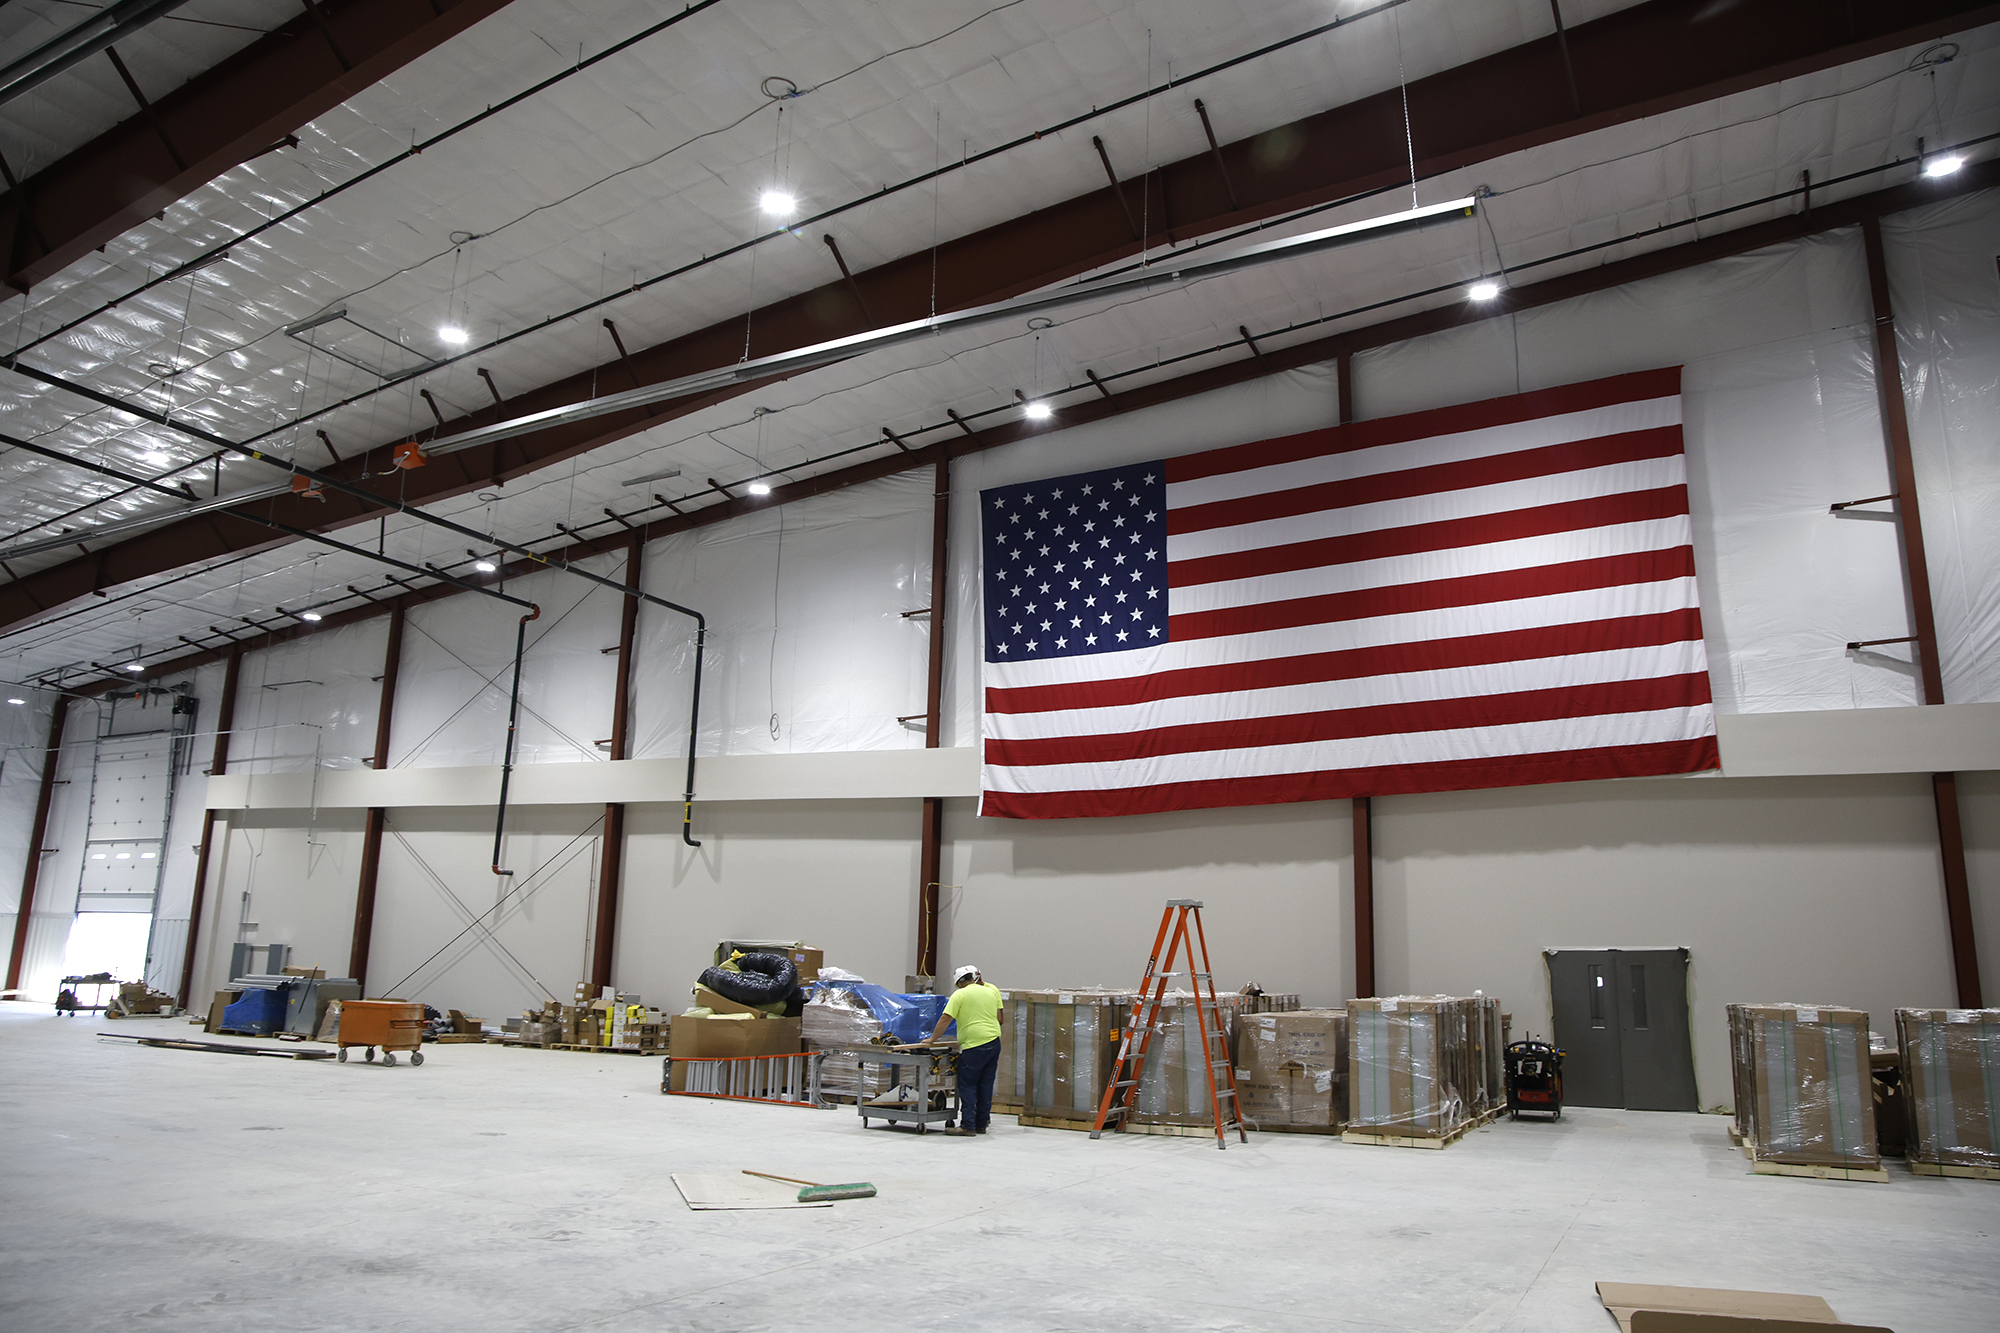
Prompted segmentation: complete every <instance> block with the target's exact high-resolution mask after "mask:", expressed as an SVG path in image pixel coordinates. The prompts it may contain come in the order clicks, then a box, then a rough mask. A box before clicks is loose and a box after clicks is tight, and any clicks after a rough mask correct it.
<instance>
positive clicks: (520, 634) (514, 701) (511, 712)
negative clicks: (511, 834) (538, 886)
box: [493, 606, 542, 875]
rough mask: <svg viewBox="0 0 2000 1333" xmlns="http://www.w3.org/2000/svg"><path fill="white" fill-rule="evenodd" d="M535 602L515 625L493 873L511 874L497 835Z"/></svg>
mask: <svg viewBox="0 0 2000 1333" xmlns="http://www.w3.org/2000/svg"><path fill="white" fill-rule="evenodd" d="M541 614H542V608H541V607H539V606H537V607H533V608H531V609H530V610H529V612H528V614H527V615H525V616H522V617H521V623H520V624H518V625H516V626H515V627H514V688H513V691H512V693H511V694H510V695H509V697H508V700H507V748H506V751H505V753H504V754H503V756H502V758H501V760H500V805H499V807H498V809H496V810H495V811H494V814H493V873H494V874H496V875H512V874H513V873H514V872H513V871H511V870H502V869H501V868H500V839H501V837H502V836H503V835H505V833H506V832H507V787H508V784H509V783H510V782H511V781H512V780H513V777H514V732H515V728H516V727H517V725H518V724H519V721H520V717H521V655H522V653H523V652H524V651H526V649H527V646H528V622H529V621H531V620H538V619H540V618H541Z"/></svg>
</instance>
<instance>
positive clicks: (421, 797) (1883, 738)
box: [206, 704, 2000, 810]
mask: <svg viewBox="0 0 2000 1333" xmlns="http://www.w3.org/2000/svg"><path fill="white" fill-rule="evenodd" d="M1716 731H1717V739H1718V743H1719V745H1720V747H1721V750H1722V773H1723V776H1724V777H1733V778H1768V777H1812V776H1819V775H1830V774H1843V773H1944V772H1959V771H1977V770H1981V769H2000V704H1942V705H1939V706H1937V707H1935V708H1915V707H1912V708H1855V709H1838V710H1827V711H1824V712H1813V713H1739V714H1734V715H1731V716H1725V717H1719V718H1717V719H1716ZM686 771H687V765H686V761H685V760H681V759H621V760H618V761H617V762H610V761H607V762H604V763H599V764H523V765H521V766H520V767H518V768H516V769H515V770H514V787H513V792H512V794H511V797H510V799H511V800H512V801H514V802H515V803H517V804H520V805H603V804H606V803H607V802H612V801H622V802H624V803H626V804H628V805H648V804H654V805H677V804H679V803H680V800H681V792H682V785H681V784H682V783H683V782H684V781H685V780H686ZM695 787H696V792H695V800H696V802H697V803H701V802H707V801H825V800H884V799H896V800H901V799H909V800H915V799H917V798H919V797H924V796H977V795H978V794H979V752H978V751H977V750H976V749H973V748H971V747H965V748H962V749H955V750H858V751H843V752H835V753H826V754H734V755H718V756H716V757H715V758H713V759H703V760H702V761H701V762H700V764H699V765H698V767H697V770H696V774H695ZM499 795H500V769H499V766H498V765H482V766H478V767H470V768H396V769H390V770H388V771H386V772H382V773H377V772H374V771H373V770H370V769H359V770H356V769H342V770H327V771H323V772H321V773H320V774H319V784H318V790H317V792H315V790H314V786H313V775H312V774H311V773H228V774H224V775H223V776H221V777H216V778H210V779H209V780H208V794H207V797H206V804H207V807H208V808H209V809H211V810H304V809H310V808H313V807H315V806H317V807H318V808H321V809H365V808H367V807H369V806H376V805H379V806H385V807H390V808H401V809H408V808H410V807H413V806H462V805H491V804H493V803H494V801H496V800H497V799H498V798H499Z"/></svg>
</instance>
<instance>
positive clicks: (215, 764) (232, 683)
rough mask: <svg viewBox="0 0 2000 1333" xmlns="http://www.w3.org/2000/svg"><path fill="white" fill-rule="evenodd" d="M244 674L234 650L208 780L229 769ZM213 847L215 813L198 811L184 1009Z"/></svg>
mask: <svg viewBox="0 0 2000 1333" xmlns="http://www.w3.org/2000/svg"><path fill="white" fill-rule="evenodd" d="M242 674H243V650H242V649H241V648H233V649H231V650H230V653H229V665H228V666H227V667H225V668H224V669H223V672H222V706H221V707H219V708H217V709H216V710H215V757H214V758H213V759H211V760H210V761H209V765H208V773H209V776H210V777H217V776H220V775H221V774H222V773H224V772H226V771H227V770H228V768H229V733H230V732H232V731H234V730H235V729H236V682H237V680H238V679H239V678H240V677H241V676H242ZM214 846H215V811H214V810H213V809H208V810H203V811H202V812H201V848H200V850H199V851H198V852H197V853H196V855H195V859H194V896H193V898H192V899H191V900H190V901H189V903H188V937H187V949H186V951H185V952H184V953H183V954H182V955H181V988H180V991H179V992H178V995H177V998H176V1003H178V1004H179V1005H180V1007H181V1008H183V1009H187V1008H190V1007H191V1006H192V1005H193V1004H194V960H195V955H196V953H197V952H198V951H199V950H200V948H201V918H202V912H203V911H204V910H206V906H207V903H208V859H209V854H210V852H211V850H212V849H213V848H214Z"/></svg>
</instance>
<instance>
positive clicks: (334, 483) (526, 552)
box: [8, 359, 708, 865]
mask: <svg viewBox="0 0 2000 1333" xmlns="http://www.w3.org/2000/svg"><path fill="white" fill-rule="evenodd" d="M8 365H9V368H10V369H12V370H13V371H14V372H15V373H16V374H20V375H24V376H26V377H27V378H29V379H32V380H35V381H37V382H39V383H42V384H46V385H48V386H49V387H50V388H54V389H64V390H67V391H68V392H70V393H73V394H75V395H77V396H78V397H79V398H85V399H88V400H90V401H91V402H94V403H97V404H99V405H101V406H104V407H108V408H111V409H112V410H113V411H116V412H123V413H125V414H126V415H127V416H134V417H138V418H139V419H140V420H141V421H150V422H152V423H154V424H155V425H158V426H164V427H166V428H167V429H168V430H174V431H179V432H180V433H181V434H183V435H186V436H190V437H192V438H194V439H197V440H203V441H206V442H207V443H209V444H212V445H215V446H216V447H217V448H219V449H222V450H224V451H226V452H228V453H232V454H236V455H238V456H239V457H243V458H251V459H255V460H256V461H257V462H260V463H265V464H268V465H269V466H271V467H274V468H277V469H279V470H280V471H283V472H288V473H290V474H291V475H292V476H294V477H305V478H306V479H307V480H309V481H312V482H314V483H317V484H318V485H319V486H320V487H322V488H325V487H332V488H333V489H334V490H336V491H340V492H341V493H342V494H345V495H351V496H353V497H354V498H355V499H357V500H361V501H363V502H364V503H367V504H370V505H378V506H380V507H382V508H384V509H393V510H394V511H395V512H397V513H399V514H403V515H405V516H407V517H410V518H414V519H417V520H418V521H419V522H423V523H428V524H430V525H431V526H433V527H439V528H443V529H445V530H446V531H448V532H453V533H457V534H458V535H459V536H461V537H470V538H472V539H473V540H474V541H476V542H484V543H487V544H488V545H491V546H496V547H498V548H499V549H501V550H503V551H511V552H513V553H514V554H515V555H518V556H521V557H523V558H525V559H528V560H532V561H534V562H535V563H536V564H540V565H547V566H549V567H550V568H552V569H560V570H562V571H563V572H564V573H567V574H574V575H576V576H577V577H579V578H585V579H589V580H590V581H591V582H592V583H598V584H602V585H603V586H604V587H607V588H610V589H613V590H614V591H616V592H619V593H622V594H624V595H625V596H627V597H637V598H639V599H640V600H642V601H647V602H651V603H653V604H654V605H655V606H664V607H666V608H667V609H668V610H670V611H678V612H680V613H681V614H682V615H684V616H692V617H694V622H695V678H694V706H693V709H692V711H691V714H690V716H689V718H688V776H687V790H686V793H685V799H684V801H683V803H682V808H681V840H682V841H683V842H685V843H687V845H688V846H690V847H699V846H701V844H700V843H699V842H696V841H695V840H694V838H693V837H692V836H691V835H690V833H689V831H688V830H689V826H690V822H691V820H692V818H693V816H692V810H693V806H694V742H695V735H696V731H695V728H696V726H697V724H698V723H699V722H700V710H701V655H702V649H703V646H704V645H705V643H706V642H707V635H708V622H707V620H705V619H704V618H703V617H702V615H701V613H700V612H698V611H694V610H691V609H690V608H688V607H685V606H681V605H679V604H678V603H675V602H670V601H668V600H666V599H665V598H664V597H655V596H653V595H652V594H651V593H648V592H643V591H641V590H640V589H638V588H628V587H627V586H625V585H624V584H622V583H620V582H618V580H616V579H609V578H606V577H604V575H602V574H593V573H591V572H590V571H589V570H587V569H579V568H578V567H577V566H575V565H572V564H571V563H570V562H569V561H567V560H564V559H563V558H561V557H560V556H553V555H542V554H541V553H539V552H537V551H534V550H531V549H529V548H528V547H526V546H521V545H517V544H516V543H514V542H510V541H505V540H502V539H501V538H500V537H498V536H496V535H494V534H493V533H490V532H478V531H475V530H474V529H472V528H468V527H465V526H464V525H462V524H459V523H454V522H452V521H451V520H450V519H448V518H444V517H442V516H440V515H438V514H433V513H430V512H428V511H426V510H425V509H423V508H422V507H421V506H419V505H413V504H410V503H408V502H407V501H404V500H400V499H398V498H396V497H395V496H392V495H383V494H381V493H379V492H377V491H371V490H369V489H368V488H367V487H365V486H357V485H355V484H354V483H353V482H351V481H348V480H346V479H345V478H342V477H335V476H332V475H329V474H328V473H325V472H320V471H318V470H316V469H314V468H309V467H301V466H299V464H297V463H296V462H293V461H291V460H288V459H283V458H278V457H275V456H273V455H271V454H267V453H264V452H263V451H262V450H259V449H252V448H250V447H249V446H248V445H242V444H238V443H236V442H235V441H234V440H231V439H228V438H226V437H224V436H221V435H217V434H215V433H214V432H213V431H209V430H204V429H203V428H202V427H200V426H197V425H195V424H193V423H192V422H188V421H176V420H175V419H173V418H172V417H170V416H168V415H167V414H165V413H162V412H154V411H152V410H150V409H148V408H146V407H142V406H140V405H139V404H137V403H131V402H126V401H124V400H123V399H120V398H115V397H113V396H112V395H110V394H107V393H100V392H99V391H97V390H96V389H92V388H90V387H88V386H86V385H82V384H77V383H75V382H73V381H71V380H67V379H64V378H63V377H62V376H60V375H52V374H49V373H48V372H47V371H41V370H36V369H35V368H34V367H32V366H23V365H21V364H20V362H19V360H18V359H15V360H11V361H9V363H8ZM10 442H11V441H10ZM36 452H37V453H42V452H49V451H45V450H40V449H38V450H36ZM364 457H365V455H364ZM68 461H72V462H74V461H77V460H75V459H70V460H68ZM99 470H102V469H99ZM135 480H136V479H135ZM139 484H141V485H146V486H149V487H150V488H151V489H154V490H163V491H165V492H166V493H167V494H174V492H173V491H171V490H169V489H167V488H165V487H161V486H159V485H158V484H157V483H149V482H144V481H140V483H139ZM226 512H230V513H233V514H235V516H236V517H238V518H249V519H250V520H251V521H252V522H257V523H264V524H266V525H268V526H270V527H274V528H277V529H279V530H280V531H284V532H289V533H293V534H296V535H298V536H302V537H306V538H309V539H310V540H313V541H319V542H324V543H326V544H327V545H330V546H342V545H343V544H342V543H339V542H335V541H329V540H328V539H327V538H324V537H321V536H320V535H319V534H318V533H313V532H308V531H306V530H304V529H299V528H292V527H289V526H288V525H285V524H282V523H277V522H273V521H272V520H270V519H262V518H257V517H255V516H253V515H249V514H244V513H242V512H241V511H234V510H232V511H226ZM641 531H642V532H643V531H644V529H641ZM353 549H355V550H356V553H357V554H364V555H370V556H371V558H373V559H376V560H380V561H382V562H383V563H385V564H395V563H398V562H396V561H394V560H393V559H390V558H388V557H385V556H377V555H372V553H369V552H364V551H360V550H359V549H358V548H353ZM404 568H406V569H407V568H409V566H407V565H405V566H404ZM422 572H423V573H426V574H428V575H430V576H431V577H433V578H440V579H443V580H444V581H445V582H447V583H455V584H457V585H458V586H459V587H461V588H466V589H468V590H470V591H474V592H483V593H486V594H487V595H488V596H491V597H499V598H501V599H502V600H504V601H509V602H512V603H514V604H515V605H516V606H528V605H530V603H527V602H524V601H522V600H521V599H520V598H518V597H508V596H507V595H506V594H505V593H499V592H495V591H493V590H492V589H491V588H482V587H479V586H478V585H476V584H470V583H465V582H463V581H461V580H459V579H455V578H452V577H451V576H450V575H448V574H444V573H442V572H440V571H438V570H435V569H430V570H424V571H422ZM540 614H541V609H540V608H539V607H537V608H536V609H535V615H537V616H539V615H540ZM533 618H534V617H533V616H531V617H529V619H533ZM494 860H495V864H496V865H497V864H498V861H499V858H498V857H497V856H496V857H495V858H494Z"/></svg>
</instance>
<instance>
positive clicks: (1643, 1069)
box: [1544, 949, 1699, 1111]
mask: <svg viewBox="0 0 2000 1333" xmlns="http://www.w3.org/2000/svg"><path fill="white" fill-rule="evenodd" d="M1544 956H1545V957H1546V958H1547V959H1548V966H1549V998H1550V1000H1551V1002H1552V1005H1553V1008H1554V1012H1555V1024H1556V1031H1555V1043H1556V1045H1557V1046H1559V1047H1561V1048H1562V1050H1563V1051H1564V1052H1565V1057H1564V1059H1563V1100H1564V1101H1565V1102H1566V1103H1568V1104H1569V1105H1571V1106H1615V1107H1622V1108H1624V1109H1625V1110H1629V1111H1693V1110H1697V1109H1699V1107H1698V1104H1697V1099H1696V1094H1695V1086H1694V1046H1693V1043H1692V1041H1691V1040H1690V1034H1689V1031H1688V1001H1687V994H1688V988H1687V970H1688V951H1687V950H1686V949H1550V950H1549V951H1548V952H1547V953H1546V954H1545V955H1544Z"/></svg>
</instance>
